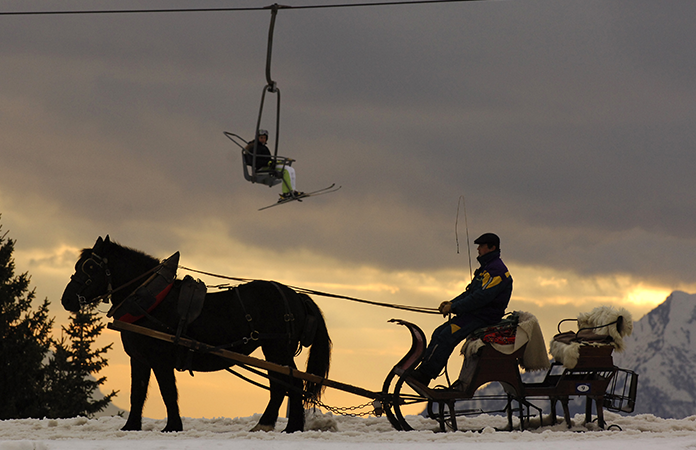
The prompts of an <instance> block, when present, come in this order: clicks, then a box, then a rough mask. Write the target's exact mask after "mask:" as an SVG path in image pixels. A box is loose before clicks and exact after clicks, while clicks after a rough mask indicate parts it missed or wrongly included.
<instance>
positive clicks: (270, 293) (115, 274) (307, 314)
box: [62, 236, 331, 432]
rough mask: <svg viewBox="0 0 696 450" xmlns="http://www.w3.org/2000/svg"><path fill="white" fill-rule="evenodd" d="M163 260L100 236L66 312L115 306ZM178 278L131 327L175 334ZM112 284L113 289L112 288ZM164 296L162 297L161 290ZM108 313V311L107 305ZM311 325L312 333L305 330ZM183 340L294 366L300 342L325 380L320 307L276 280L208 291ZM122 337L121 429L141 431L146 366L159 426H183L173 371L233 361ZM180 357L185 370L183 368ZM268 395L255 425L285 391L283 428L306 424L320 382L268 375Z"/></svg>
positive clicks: (75, 278) (80, 266)
mask: <svg viewBox="0 0 696 450" xmlns="http://www.w3.org/2000/svg"><path fill="white" fill-rule="evenodd" d="M158 266H160V261H159V260H157V259H155V258H153V257H151V256H148V255H146V254H144V253H142V252H140V251H138V250H133V249H130V248H127V247H124V246H121V245H119V244H116V243H114V242H111V241H110V240H109V236H107V237H106V239H102V238H101V237H100V238H99V239H98V240H97V242H96V244H94V248H91V249H85V250H83V251H82V254H81V256H80V259H79V260H78V261H77V264H76V265H75V274H74V275H72V277H71V281H70V283H69V284H68V285H67V287H66V288H65V292H64V293H63V298H62V303H63V306H64V307H65V309H67V310H68V311H73V312H74V311H77V310H79V309H80V307H81V305H83V304H85V303H90V302H93V301H98V300H99V298H100V297H104V296H106V295H107V294H109V293H111V302H112V304H113V305H119V304H121V302H122V301H123V300H124V299H126V298H127V297H128V296H129V294H131V293H133V291H134V290H135V289H136V288H138V286H139V285H140V284H141V283H143V281H145V279H146V278H148V276H150V274H151V273H153V270H156V269H157V267H158ZM182 283H183V282H182V280H178V279H177V280H174V281H173V285H172V287H170V288H169V289H170V290H169V292H168V293H167V294H166V297H164V299H163V300H162V302H161V303H160V304H159V305H158V306H157V307H156V308H154V309H153V310H152V311H150V312H149V313H147V314H146V315H145V316H144V317H142V318H140V319H137V322H136V324H137V325H140V326H143V327H147V328H151V329H154V330H158V331H162V332H165V333H170V334H174V333H175V332H176V331H175V330H177V329H178V326H179V323H180V316H179V314H178V312H177V302H178V299H179V291H181V289H182ZM112 286H113V289H112ZM163 295H164V294H163ZM112 310H113V308H112ZM308 329H311V330H312V331H311V332H310V333H307V330H308ZM183 336H185V337H187V338H190V339H194V340H196V341H200V342H204V343H206V344H209V345H213V346H219V347H222V348H227V349H229V350H232V351H235V352H239V353H243V354H246V355H248V354H250V353H251V352H253V351H254V350H255V349H257V348H258V347H261V350H262V351H263V354H264V357H265V358H266V360H267V361H270V362H273V363H276V364H281V365H285V366H289V367H292V368H296V366H295V362H294V356H295V355H296V353H297V351H298V350H299V349H300V341H301V340H302V343H303V344H304V345H306V346H310V345H311V349H310V353H309V356H308V360H307V372H309V373H312V374H314V375H318V376H320V377H326V376H327V375H328V371H329V362H330V358H331V340H330V339H329V334H328V331H327V329H326V323H325V322H324V318H323V316H322V314H321V311H320V310H319V307H318V306H317V305H316V304H315V303H314V302H313V301H312V300H311V299H310V298H309V296H307V295H305V294H299V293H297V292H295V291H293V290H292V289H290V288H288V287H287V286H284V285H282V284H279V283H274V282H267V281H252V282H250V283H246V284H243V285H240V286H237V287H236V288H234V289H229V290H225V291H220V292H216V293H211V294H206V295H205V301H204V302H203V306H202V310H201V312H200V315H199V316H198V318H196V319H195V320H193V322H191V323H190V324H189V325H188V327H187V328H186V330H185V332H184V335H183ZM121 340H122V341H123V347H124V349H125V350H126V353H128V355H129V356H130V361H131V395H130V404H131V409H130V414H129V415H128V421H127V422H126V424H125V425H124V427H123V430H140V429H141V422H142V411H143V406H144V404H145V398H146V396H147V387H148V382H149V380H150V373H151V371H152V372H154V373H155V377H156V379H157V383H158V384H159V388H160V392H161V393H162V398H163V399H164V403H165V405H166V408H167V425H166V427H165V428H164V430H163V431H181V430H182V423H181V416H180V415H179V405H178V402H177V389H176V379H175V377H174V369H175V367H178V368H180V369H182V368H183V369H185V370H194V371H203V372H210V371H216V370H222V369H226V368H228V367H230V366H232V365H233V364H234V363H233V362H232V361H231V360H228V359H225V358H222V357H219V356H215V355H210V354H206V353H200V352H196V353H192V352H189V351H188V350H186V349H183V348H182V347H180V346H176V345H174V344H172V343H169V342H165V341H161V340H157V339H154V338H151V337H148V336H145V335H142V334H137V333H132V332H126V331H124V332H122V333H121ZM182 361H183V365H184V367H182ZM269 378H270V391H271V399H270V401H269V403H268V406H266V410H265V411H264V413H263V415H262V416H261V419H260V420H259V423H258V424H257V425H256V426H255V427H254V429H253V430H255V431H256V430H264V431H269V430H273V429H274V426H275V423H276V420H277V418H278V410H279V408H280V405H281V403H282V402H283V399H284V397H285V395H287V396H288V423H287V427H286V428H285V430H284V431H286V432H294V431H302V430H303V429H304V405H303V400H307V399H308V398H312V397H317V398H318V397H319V395H320V394H321V387H320V386H318V385H316V384H311V383H305V384H306V386H303V382H302V380H298V379H296V378H292V377H289V376H286V375H273V374H271V373H269Z"/></svg>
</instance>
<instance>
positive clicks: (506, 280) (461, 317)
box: [452, 250, 512, 324]
mask: <svg viewBox="0 0 696 450" xmlns="http://www.w3.org/2000/svg"><path fill="white" fill-rule="evenodd" d="M477 259H478V261H479V263H480V264H481V267H479V268H478V269H476V272H474V279H473V280H472V281H471V283H470V284H469V285H468V286H467V287H466V290H465V291H464V292H462V293H461V294H460V295H459V296H457V297H456V298H454V299H453V300H452V312H453V313H454V314H455V315H456V317H455V318H454V319H453V321H454V322H455V323H457V322H462V324H464V323H466V322H468V321H469V320H468V318H477V319H480V320H483V321H485V322H487V323H490V324H494V323H497V322H499V321H500V319H502V317H503V315H504V314H505V308H507V305H508V302H509V301H510V296H511V295H512V276H511V275H510V272H509V271H508V268H507V267H506V266H505V264H504V263H503V261H502V260H501V259H500V250H495V251H493V252H490V253H486V254H485V255H483V256H479V257H478V258H477Z"/></svg>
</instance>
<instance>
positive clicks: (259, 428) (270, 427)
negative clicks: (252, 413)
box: [249, 423, 275, 432]
mask: <svg viewBox="0 0 696 450" xmlns="http://www.w3.org/2000/svg"><path fill="white" fill-rule="evenodd" d="M273 430H275V426H273V425H261V424H260V423H257V424H256V426H255V427H254V428H252V429H251V430H249V431H266V432H268V431H273Z"/></svg>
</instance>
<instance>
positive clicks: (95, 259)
mask: <svg viewBox="0 0 696 450" xmlns="http://www.w3.org/2000/svg"><path fill="white" fill-rule="evenodd" d="M108 262H109V260H108V259H107V258H105V257H102V256H99V255H98V254H97V253H96V252H94V251H92V254H91V255H90V257H89V258H87V259H86V260H85V261H84V262H83V263H82V265H81V266H80V269H79V270H77V271H76V272H75V273H74V274H73V275H72V276H71V277H70V280H71V281H73V282H75V283H77V284H78V285H80V286H81V287H80V289H79V290H78V292H77V301H78V302H79V303H80V306H84V305H91V304H93V303H97V302H98V301H101V302H103V303H109V302H110V301H111V296H112V294H115V293H116V292H119V291H121V290H123V289H125V288H126V287H128V286H130V285H132V284H133V283H135V282H137V281H139V280H141V279H143V278H145V277H146V276H148V275H150V274H151V273H153V272H155V271H157V270H158V269H159V268H160V267H162V263H160V264H158V265H156V266H155V267H153V268H152V269H150V270H148V271H146V272H145V273H143V274H141V275H138V276H137V277H135V278H133V279H132V280H130V281H129V282H127V283H125V284H122V285H121V286H119V287H117V288H116V289H114V288H113V286H112V279H111V270H110V269H109V266H108ZM89 264H93V265H94V266H92V267H90V266H89ZM96 267H99V268H100V269H102V270H103V271H104V276H105V277H106V293H104V294H102V295H98V296H96V297H94V298H92V299H91V300H88V299H87V298H86V297H85V296H84V295H81V293H82V292H83V291H84V290H85V289H86V288H87V287H89V286H90V285H91V284H92V282H93V280H92V274H90V272H93V269H95V268H96ZM80 272H82V274H84V275H85V276H86V278H85V277H79V278H78V276H77V275H78V274H80ZM80 278H81V279H80Z"/></svg>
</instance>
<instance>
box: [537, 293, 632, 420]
mask: <svg viewBox="0 0 696 450" xmlns="http://www.w3.org/2000/svg"><path fill="white" fill-rule="evenodd" d="M567 321H576V322H577V324H578V330H577V331H567V332H561V324H562V323H564V322H567ZM632 331H633V321H632V318H631V314H630V313H629V312H628V311H627V310H625V309H623V308H621V309H619V310H616V309H614V308H612V307H609V306H603V307H598V308H595V309H593V310H592V311H591V312H589V313H582V314H580V315H578V318H577V319H564V320H562V321H560V322H559V324H558V334H556V335H555V336H554V338H553V340H552V341H551V343H550V350H551V356H553V358H554V362H553V363H552V365H551V367H550V368H549V370H548V372H547V374H546V377H545V379H544V381H543V382H541V383H530V384H526V385H525V394H526V395H527V396H530V397H531V396H548V398H549V399H550V400H551V416H552V420H553V422H554V423H555V419H556V402H558V401H560V402H561V405H562V407H563V415H564V419H565V422H566V425H567V426H568V428H570V427H571V421H570V412H569V406H568V405H569V398H570V397H571V396H584V397H586V403H585V423H588V422H590V421H591V420H592V402H593V401H594V403H595V410H596V414H597V422H598V425H599V426H600V427H601V428H604V426H605V421H604V409H603V408H604V405H605V395H606V391H607V388H608V386H609V384H610V382H611V381H612V379H613V378H614V377H615V375H616V373H617V371H618V370H621V369H618V368H617V367H616V366H615V365H614V361H613V357H612V354H613V352H614V350H616V351H623V349H624V348H625V345H624V341H623V338H624V337H625V336H628V335H630V334H631V332H632Z"/></svg>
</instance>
